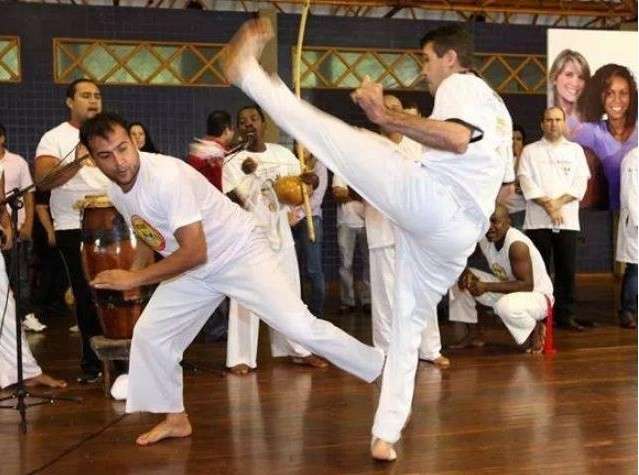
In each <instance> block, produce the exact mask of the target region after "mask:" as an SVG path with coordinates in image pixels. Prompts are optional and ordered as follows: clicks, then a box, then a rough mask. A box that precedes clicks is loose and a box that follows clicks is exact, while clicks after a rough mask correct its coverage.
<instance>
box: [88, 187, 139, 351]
mask: <svg viewBox="0 0 639 475" xmlns="http://www.w3.org/2000/svg"><path fill="white" fill-rule="evenodd" d="M77 206H78V207H79V208H80V209H81V210H82V244H81V254H82V267H83V269H84V275H85V277H86V278H87V280H88V281H89V282H90V281H91V280H93V278H94V277H95V276H96V275H97V274H99V273H100V272H102V271H105V270H111V269H130V268H131V265H132V264H133V262H134V260H135V256H136V251H137V246H138V240H137V238H136V236H135V234H134V233H133V231H132V230H131V229H130V228H129V226H127V224H126V222H125V221H124V218H123V217H122V215H121V214H120V213H118V211H117V210H116V209H115V207H114V206H113V204H112V203H111V202H110V201H109V199H108V198H107V197H106V196H103V195H100V196H87V197H85V199H84V200H81V201H80V202H78V203H77ZM137 290H138V294H139V297H137V298H135V299H133V300H129V299H125V298H124V292H122V291H119V290H106V289H94V288H92V289H91V293H92V295H93V301H94V302H95V304H96V306H97V313H98V317H99V318H100V324H101V326H102V331H103V332H104V336H105V337H106V338H114V339H129V338H131V337H132V336H133V327H134V326H135V322H136V321H137V320H138V318H139V317H140V314H141V313H142V310H143V309H144V306H145V305H146V302H147V301H148V299H149V297H150V293H151V292H150V288H148V287H144V288H140V289H137Z"/></svg>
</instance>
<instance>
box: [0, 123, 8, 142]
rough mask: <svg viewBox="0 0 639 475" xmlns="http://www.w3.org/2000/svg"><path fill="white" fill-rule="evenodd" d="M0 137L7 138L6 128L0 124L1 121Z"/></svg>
mask: <svg viewBox="0 0 639 475" xmlns="http://www.w3.org/2000/svg"><path fill="white" fill-rule="evenodd" d="M0 137H4V138H5V139H6V138H7V129H6V128H5V126H4V125H2V122H0Z"/></svg>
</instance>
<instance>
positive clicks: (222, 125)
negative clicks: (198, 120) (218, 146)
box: [206, 110, 232, 137]
mask: <svg viewBox="0 0 639 475" xmlns="http://www.w3.org/2000/svg"><path fill="white" fill-rule="evenodd" d="M230 128H232V122H231V114H229V113H228V112H226V111H223V110H217V111H213V112H211V113H210V114H209V116H208V117H207V118H206V134H207V135H211V136H213V137H220V136H221V135H222V134H223V133H224V131H225V130H226V129H230Z"/></svg>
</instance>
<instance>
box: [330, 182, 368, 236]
mask: <svg viewBox="0 0 639 475" xmlns="http://www.w3.org/2000/svg"><path fill="white" fill-rule="evenodd" d="M332 187H333V188H348V184H347V183H346V181H344V179H343V178H342V177H341V176H339V175H333V183H332ZM337 225H338V226H348V227H349V228H356V229H361V228H363V227H364V203H362V202H361V201H358V200H352V201H349V202H348V203H343V204H340V205H338V206H337Z"/></svg>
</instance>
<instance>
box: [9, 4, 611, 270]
mask: <svg viewBox="0 0 639 475" xmlns="http://www.w3.org/2000/svg"><path fill="white" fill-rule="evenodd" d="M0 8H1V13H0V15H1V22H0V34H2V35H17V36H19V37H20V39H21V45H22V55H21V57H22V75H23V80H22V82H21V83H19V84H15V85H13V84H0V122H2V123H3V124H4V125H5V126H6V127H7V129H8V136H9V148H10V149H11V150H12V151H15V152H17V153H19V154H21V155H23V156H25V157H26V158H28V159H32V157H33V153H34V152H35V147H36V145H37V143H38V140H39V138H40V136H41V135H42V133H43V132H45V131H46V130H48V129H50V128H51V127H53V126H54V125H56V124H58V123H60V122H62V121H63V120H65V119H66V117H67V111H66V109H65V106H64V90H65V86H62V85H55V84H53V53H52V39H53V38H54V37H74V38H83V37H86V38H111V39H125V40H159V41H172V40H174V41H194V42H212V43H220V42H226V41H228V39H229V38H230V37H231V35H232V34H233V32H234V31H235V30H236V29H237V28H238V27H239V25H240V24H241V23H242V22H243V21H244V20H246V19H247V18H248V17H249V15H247V14H242V13H230V12H202V11H193V10H166V9H142V8H126V7H120V8H113V7H76V6H61V5H59V6H54V5H51V6H50V5H39V4H24V3H19V4H17V3H10V4H7V3H3V4H2V6H1V7H0ZM278 23H279V25H278V27H279V41H280V46H279V51H278V60H279V68H280V75H281V76H282V77H283V79H284V80H285V81H288V82H290V76H291V69H292V68H291V47H292V46H293V45H294V44H295V42H296V40H297V29H298V24H299V17H298V16H297V15H280V16H279V20H278ZM438 24H439V23H437V22H426V21H412V20H388V19H365V18H342V17H319V16H315V17H311V18H310V19H309V23H308V27H307V34H306V44H309V45H316V46H361V47H385V48H416V47H418V43H419V38H420V36H421V35H422V33H423V32H425V31H426V30H427V29H429V28H431V27H433V26H437V25H438ZM472 30H473V32H474V35H475V42H476V47H477V50H478V51H480V52H504V53H535V54H545V52H546V32H545V28H543V27H529V26H514V25H495V24H485V23H478V24H475V25H473V28H472ZM102 92H103V95H104V107H105V109H108V110H114V111H117V112H119V113H120V114H122V115H123V116H124V117H126V118H127V119H129V120H139V121H141V122H143V123H145V124H147V125H148V126H149V128H150V130H151V132H152V135H153V139H154V141H155V143H156V145H157V146H158V147H159V148H160V149H161V150H162V151H163V152H165V153H169V154H172V155H175V156H178V157H180V156H183V155H184V154H185V151H186V149H187V145H188V143H189V142H190V141H191V139H192V138H193V137H194V136H199V135H202V134H203V133H204V121H205V118H206V115H207V114H208V112H209V111H210V110H212V109H227V110H229V111H235V110H237V109H238V108H239V107H240V106H242V105H244V104H245V103H247V102H248V100H247V98H246V97H245V96H244V95H243V94H242V93H241V92H240V91H239V90H237V89H235V88H202V87H139V86H103V87H102ZM304 96H305V98H306V99H307V100H309V101H311V102H313V103H315V104H316V105H317V106H318V107H320V108H322V109H324V110H326V111H328V112H330V113H332V114H335V115H337V116H338V117H341V118H342V119H344V120H346V121H347V122H349V123H352V124H356V125H361V126H368V125H369V124H367V121H366V118H365V117H364V115H363V114H362V113H361V112H360V111H359V109H358V108H357V107H355V106H354V105H353V104H352V102H351V101H350V98H349V94H348V91H344V90H309V91H305V92H304ZM399 96H400V98H402V99H404V100H410V101H413V102H416V103H418V104H419V105H420V107H421V108H422V110H423V112H424V113H428V112H429V111H430V109H431V107H432V100H431V98H430V97H429V96H428V95H427V94H424V93H419V92H408V93H401V94H399ZM504 99H505V101H506V104H507V105H508V107H509V109H510V111H511V114H512V116H513V118H514V120H515V121H516V122H519V123H521V124H522V125H523V126H524V127H525V128H526V130H527V132H528V135H529V137H530V138H531V140H534V139H536V138H538V137H539V135H540V133H539V127H538V122H539V117H540V115H541V113H542V111H543V109H544V107H545V101H546V99H545V96H540V95H536V96H527V95H507V96H505V97H504ZM324 208H325V209H324V212H325V214H324V216H325V247H324V249H325V259H324V264H325V268H326V271H327V274H328V277H329V278H331V279H334V278H335V277H336V275H337V245H336V237H335V203H334V202H333V200H332V199H331V198H330V197H328V198H327V199H326V200H325V203H324ZM583 221H584V228H585V229H587V233H586V234H585V235H586V237H587V238H586V239H585V241H584V243H582V245H581V246H580V249H579V268H580V270H582V271H607V270H608V269H609V267H610V262H611V252H612V251H611V246H610V242H609V241H610V239H609V237H608V236H609V235H610V231H609V230H610V224H609V216H608V214H607V213H605V212H593V211H587V212H585V214H584V216H583Z"/></svg>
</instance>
